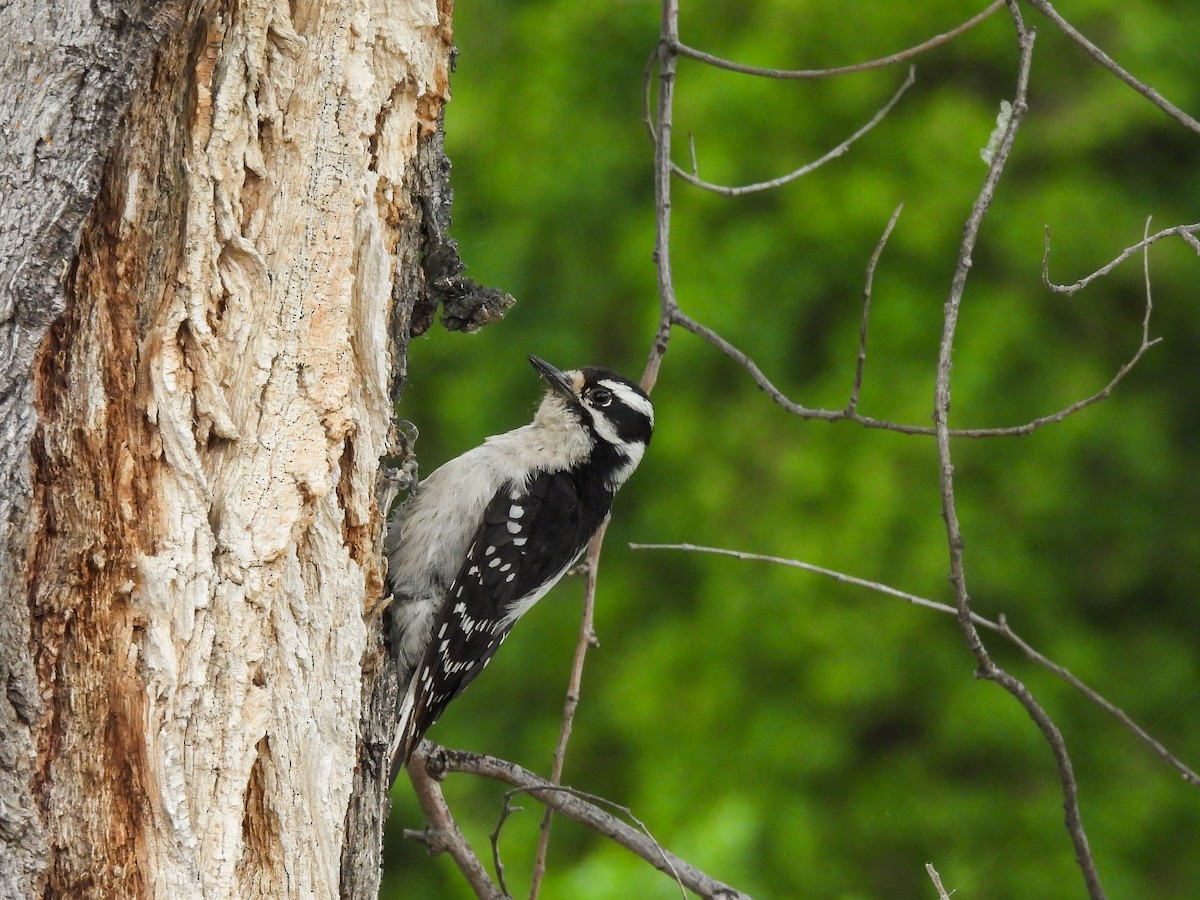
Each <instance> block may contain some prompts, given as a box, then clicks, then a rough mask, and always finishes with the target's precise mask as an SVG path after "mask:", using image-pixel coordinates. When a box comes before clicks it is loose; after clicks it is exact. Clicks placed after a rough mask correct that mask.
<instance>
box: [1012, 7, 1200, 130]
mask: <svg viewBox="0 0 1200 900" xmlns="http://www.w3.org/2000/svg"><path fill="white" fill-rule="evenodd" d="M1029 5H1030V6H1032V7H1033V8H1034V9H1036V10H1037V11H1038V12H1040V13H1041V14H1042V15H1044V16H1045V17H1046V18H1047V19H1049V20H1050V21H1051V22H1053V23H1054V24H1055V25H1057V26H1058V28H1059V30H1060V31H1061V32H1062V33H1063V34H1065V35H1066V36H1067V37H1069V38H1070V39H1071V40H1073V41H1074V42H1075V43H1077V44H1078V45H1079V46H1080V47H1082V48H1083V49H1084V50H1085V51H1087V54H1088V55H1089V56H1090V57H1091V58H1092V59H1094V60H1096V62H1098V63H1100V65H1102V66H1103V67H1104V68H1106V69H1108V71H1110V72H1112V73H1113V74H1114V75H1116V76H1117V77H1118V78H1120V79H1121V80H1122V81H1123V82H1125V83H1126V84H1127V85H1129V86H1130V87H1131V88H1133V89H1134V90H1135V91H1137V92H1138V93H1139V94H1141V95H1142V96H1143V97H1145V98H1146V99H1147V100H1149V101H1150V102H1151V103H1153V104H1154V105H1155V106H1157V107H1158V108H1159V109H1161V110H1162V111H1163V112H1165V113H1166V114H1167V115H1169V116H1170V117H1171V118H1172V119H1174V120H1175V121H1176V122H1178V123H1179V124H1180V125H1182V126H1183V127H1185V128H1188V129H1190V130H1192V131H1194V132H1196V133H1197V134H1200V122H1197V121H1196V120H1195V119H1193V118H1192V117H1191V116H1189V115H1188V114H1187V113H1185V112H1184V111H1183V110H1181V109H1180V108H1179V107H1177V106H1175V104H1173V103H1171V102H1170V101H1169V100H1167V99H1166V98H1165V97H1164V96H1163V95H1162V94H1160V93H1159V92H1158V91H1156V90H1155V89H1154V88H1152V87H1150V86H1149V85H1147V84H1145V83H1144V82H1141V81H1139V80H1138V79H1136V78H1134V77H1133V76H1132V75H1131V74H1130V73H1129V72H1128V71H1126V70H1125V69H1123V68H1121V66H1119V65H1118V64H1117V62H1116V61H1115V60H1114V59H1113V58H1112V57H1111V56H1109V55H1108V54H1107V53H1105V52H1104V51H1103V50H1101V49H1100V48H1099V47H1097V46H1096V45H1095V44H1093V43H1092V42H1091V41H1089V40H1088V39H1087V38H1086V37H1084V36H1083V34H1082V33H1080V31H1079V30H1078V29H1076V28H1075V26H1073V25H1072V24H1071V23H1070V22H1068V21H1067V20H1066V19H1064V18H1063V17H1062V16H1060V15H1059V14H1058V11H1057V10H1055V8H1054V7H1053V6H1051V5H1050V3H1049V0H1029Z"/></svg>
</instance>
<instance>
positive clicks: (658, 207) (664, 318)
mask: <svg viewBox="0 0 1200 900" xmlns="http://www.w3.org/2000/svg"><path fill="white" fill-rule="evenodd" d="M678 42H679V4H678V0H663V12H662V33H661V35H660V38H659V43H658V47H657V49H656V51H655V55H654V56H653V57H651V60H650V64H649V65H648V66H647V79H646V81H647V88H646V90H647V98H646V124H647V126H648V127H649V128H650V134H651V137H652V138H653V139H654V267H655V272H656V274H657V276H658V296H659V310H660V311H659V320H658V330H657V331H656V332H655V335H654V342H653V344H652V345H651V347H650V356H649V358H648V359H647V360H646V368H645V371H644V372H643V373H642V388H643V389H645V391H646V392H647V393H649V392H650V391H651V390H653V389H654V384H655V382H656V381H657V380H658V370H659V367H660V366H661V365H662V360H663V357H664V356H665V355H666V353H667V345H668V344H669V343H670V340H671V325H672V323H673V320H674V316H675V314H676V313H677V312H678V311H679V304H678V302H677V301H676V299H675V283H674V277H673V275H672V273H671V170H672V168H673V163H672V162H671V129H672V127H673V125H672V109H673V108H674V103H675V68H676V63H677V56H676V54H675V52H674V51H673V50H672V49H671V47H672V46H674V45H675V44H677V43H678ZM655 62H657V68H658V116H657V117H656V118H655V119H654V120H653V121H651V119H650V113H649V109H650V102H649V83H650V79H649V72H650V71H652V66H653V64H654V63H655Z"/></svg>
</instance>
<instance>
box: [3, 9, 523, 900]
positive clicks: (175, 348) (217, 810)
mask: <svg viewBox="0 0 1200 900" xmlns="http://www.w3.org/2000/svg"><path fill="white" fill-rule="evenodd" d="M449 16H450V4H449V2H448V0H443V2H442V3H437V2H434V0H404V2H402V0H375V2H369V3H365V4H364V3H353V2H350V0H312V2H309V3H293V4H290V5H289V4H287V3H283V2H279V0H239V2H236V3H235V2H233V0H213V2H209V3H198V2H194V3H191V4H190V5H186V6H185V5H184V4H179V3H166V4H163V3H145V4H140V3H134V2H128V3H120V2H114V3H109V4H105V3H95V2H88V0H60V2H56V3H54V4H49V5H47V4H43V3H42V2H41V0H14V2H10V3H8V4H6V5H3V6H2V7H0V33H3V34H4V35H5V40H4V41H3V42H0V129H2V130H3V137H4V140H3V141H2V142H0V341H2V342H3V344H2V346H3V355H2V357H0V524H3V526H4V531H3V534H2V536H0V537H2V540H3V544H2V545H0V680H2V681H3V683H4V686H5V692H4V694H3V696H0V898H6V897H25V896H34V895H38V896H43V895H44V896H70V897H105V898H108V897H117V896H119V897H139V896H159V897H170V898H186V897H221V898H225V897H258V896H298V897H333V896H336V895H338V894H339V893H341V894H342V895H344V896H355V897H360V896H361V897H365V896H373V895H374V893H375V891H376V886H377V882H378V865H379V840H380V833H381V828H382V820H383V815H384V811H383V789H382V786H381V783H382V782H381V779H382V778H385V777H386V770H384V772H383V773H382V775H381V774H380V773H379V772H378V771H376V769H375V768H374V767H373V766H372V765H371V759H372V754H373V752H374V751H373V749H372V746H373V745H372V743H371V739H370V737H369V736H370V735H371V734H373V733H375V732H378V731H380V730H381V729H384V728H386V725H387V718H388V716H389V715H390V708H389V702H390V701H389V699H388V698H389V697H390V696H391V694H390V693H389V692H391V691H394V685H390V684H389V682H388V680H387V678H386V675H387V672H386V655H385V654H382V651H381V643H380V640H379V638H378V636H377V635H378V629H377V623H378V606H379V597H380V594H381V591H382V562H381V557H380V554H379V540H380V535H381V510H380V503H379V499H380V495H381V492H380V490H379V489H378V487H377V485H378V467H379V459H380V457H381V456H382V455H385V454H387V453H389V452H391V439H392V435H393V432H392V430H391V428H392V425H391V414H392V398H393V395H394V392H395V391H396V390H398V385H399V382H400V380H401V376H402V374H403V371H404V364H403V354H404V350H405V347H406V341H407V337H408V335H409V333H410V332H411V331H412V330H413V329H414V328H423V327H426V326H427V324H428V322H429V321H430V320H431V319H432V315H433V312H432V308H433V306H434V305H435V304H436V302H437V301H439V300H440V301H442V302H444V303H445V305H446V310H447V312H446V316H447V319H448V320H449V324H451V325H452V326H454V327H466V328H470V327H476V326H477V325H479V324H482V323H483V322H486V321H488V320H490V319H492V318H495V317H498V316H499V315H500V314H501V313H502V312H503V309H504V307H505V306H506V305H507V303H508V302H510V301H509V300H508V298H506V297H504V296H503V295H499V294H495V293H490V292H486V291H478V290H476V289H475V286H474V285H473V284H472V283H471V282H470V281H469V280H467V279H465V278H463V277H462V275H461V264H460V263H459V262H458V260H457V255H456V254H455V252H454V246H453V242H451V241H449V239H448V237H447V236H446V226H447V217H448V203H449V198H448V192H446V191H445V190H443V187H444V185H443V183H442V182H443V181H444V176H445V164H444V158H443V157H442V155H441V150H440V140H439V137H440V136H439V130H440V122H441V109H442V105H443V104H444V103H445V101H446V100H447V99H448V77H449V65H450V58H451V45H450V30H449ZM376 676H379V681H378V683H376V681H375V677H376ZM364 699H365V701H366V702H365V703H364ZM364 710H365V711H366V715H365V716H364ZM360 733H362V734H366V735H368V739H367V740H365V741H364V740H361V739H360Z"/></svg>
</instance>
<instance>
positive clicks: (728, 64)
mask: <svg viewBox="0 0 1200 900" xmlns="http://www.w3.org/2000/svg"><path fill="white" fill-rule="evenodd" d="M1003 5H1004V0H994V2H993V3H992V4H991V5H989V6H988V7H987V8H986V9H985V10H983V12H981V13H979V14H978V15H975V16H972V17H971V18H970V19H968V20H967V21H965V22H963V23H962V24H961V25H959V26H957V27H956V28H952V29H951V30H950V31H947V32H945V33H943V34H939V35H937V36H935V37H932V38H930V39H929V40H927V41H922V42H921V43H920V44H917V45H916V46H913V47H909V48H908V49H907V50H901V51H900V52H899V53H893V54H891V55H890V56H884V57H880V58H879V59H871V60H867V61H866V62H861V63H855V64H854V65H850V66H837V67H835V68H832V69H764V68H760V67H759V66H747V65H745V64H743V63H739V62H734V61H732V60H729V59H722V58H721V57H719V56H713V55H712V54H711V53H705V52H704V51H702V50H697V49H695V48H694V47H689V46H687V45H686V44H681V43H678V41H677V42H676V43H675V48H674V49H675V50H676V52H678V53H679V54H680V55H681V56H686V57H688V58H690V59H694V60H698V61H699V62H702V63H706V64H708V65H710V66H715V67H716V68H718V69H728V70H729V71H730V72H740V73H741V74H743V75H757V76H759V77H762V78H782V79H812V78H829V77H831V76H834V75H849V74H852V73H854V72H865V71H867V70H869V69H879V68H882V67H884V66H892V65H895V64H896V63H899V62H904V61H905V60H907V59H912V58H913V57H914V56H919V55H920V54H922V53H924V52H926V51H927V50H932V49H933V48H934V47H939V46H941V45H942V44H945V43H947V42H949V41H952V40H954V38H956V37H958V36H959V35H960V34H962V33H963V32H964V31H966V30H968V29H969V28H974V27H975V26H976V25H978V24H979V23H980V22H982V21H983V20H984V19H986V18H988V17H989V16H990V15H992V14H993V13H994V12H996V11H997V10H998V9H1000V7H1002V6H1003Z"/></svg>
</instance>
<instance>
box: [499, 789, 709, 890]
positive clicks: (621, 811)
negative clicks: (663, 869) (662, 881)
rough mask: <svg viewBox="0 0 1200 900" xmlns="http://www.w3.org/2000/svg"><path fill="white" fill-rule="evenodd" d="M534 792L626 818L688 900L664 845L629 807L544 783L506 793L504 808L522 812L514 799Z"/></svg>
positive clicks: (685, 886)
mask: <svg viewBox="0 0 1200 900" xmlns="http://www.w3.org/2000/svg"><path fill="white" fill-rule="evenodd" d="M534 791H562V792H563V793H565V794H569V795H571V796H572V797H575V798H577V799H579V800H582V801H583V802H584V803H588V804H591V805H592V806H595V807H597V808H600V807H608V809H610V810H612V811H613V812H615V813H616V814H617V815H618V816H624V817H625V818H626V819H628V820H629V821H630V822H632V823H633V824H634V825H635V826H636V827H637V829H638V830H639V831H640V832H641V833H642V834H644V835H645V836H646V838H647V839H648V840H650V841H651V842H652V843H653V844H654V847H655V849H656V850H657V851H658V855H659V858H660V859H662V861H663V864H664V865H666V866H667V867H668V869H669V872H668V874H670V875H671V877H673V878H674V879H675V883H676V884H677V885H679V890H680V892H681V893H682V894H683V900H687V885H685V884H684V883H683V882H682V881H680V879H679V873H678V872H677V871H675V869H674V867H673V866H672V865H671V860H670V859H669V858H668V857H667V855H666V851H665V850H664V849H663V846H662V844H660V843H659V842H658V841H657V839H655V837H654V835H653V834H651V833H650V829H649V828H647V827H646V823H645V822H643V821H642V820H641V819H639V818H638V817H637V816H635V815H634V814H633V810H631V809H630V808H629V807H628V806H622V805H621V804H620V803H614V802H613V801H612V800H609V799H608V798H606V797H601V796H599V795H597V794H589V793H588V792H587V791H581V790H579V788H573V787H570V786H569V785H565V784H550V783H549V782H544V783H542V784H539V785H537V786H535V787H515V788H513V789H512V790H508V791H505V792H504V808H505V809H508V810H517V811H520V810H521V807H514V806H513V805H512V799H513V797H515V796H517V794H532V793H533V792H534ZM547 809H549V807H547ZM504 818H507V816H504V817H503V818H502V819H501V822H503V819H504ZM499 831H500V829H499V826H497V828H496V836H497V837H499Z"/></svg>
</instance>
